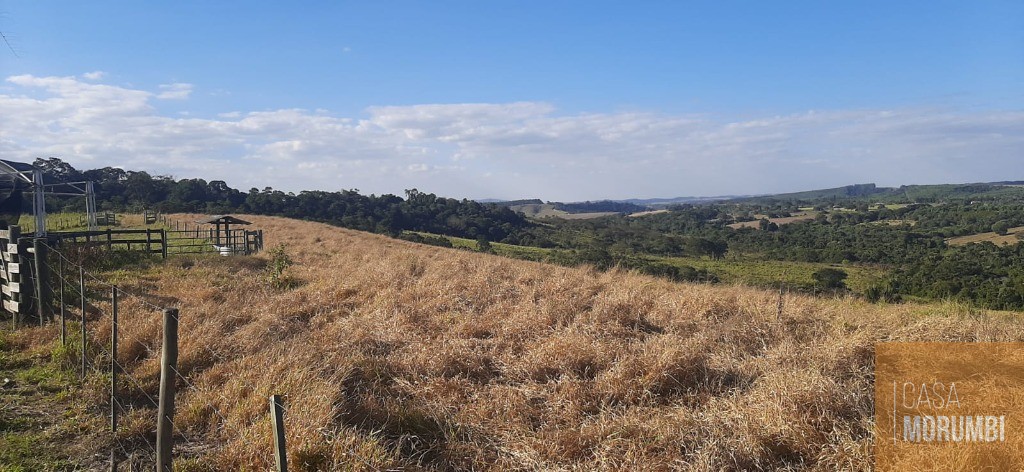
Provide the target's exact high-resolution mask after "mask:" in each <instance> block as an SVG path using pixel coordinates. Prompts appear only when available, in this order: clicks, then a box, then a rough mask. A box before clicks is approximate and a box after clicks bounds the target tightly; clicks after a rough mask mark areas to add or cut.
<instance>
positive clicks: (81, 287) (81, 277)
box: [78, 266, 89, 380]
mask: <svg viewBox="0 0 1024 472" xmlns="http://www.w3.org/2000/svg"><path fill="white" fill-rule="evenodd" d="M78 289H79V290H80V292H79V293H80V294H81V295H82V380H85V367H86V365H85V347H86V344H88V341H89V340H88V338H86V336H85V334H86V333H85V269H84V268H83V267H81V266H79V267H78Z"/></svg>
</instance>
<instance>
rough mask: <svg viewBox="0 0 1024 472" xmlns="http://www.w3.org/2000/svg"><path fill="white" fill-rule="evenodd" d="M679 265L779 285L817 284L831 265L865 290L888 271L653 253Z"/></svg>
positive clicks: (725, 277) (854, 286)
mask: <svg viewBox="0 0 1024 472" xmlns="http://www.w3.org/2000/svg"><path fill="white" fill-rule="evenodd" d="M653 258H654V259H657V260H661V261H664V262H666V263H669V264H673V265H677V266H680V267H682V266H689V267H693V268H695V269H705V270H707V271H708V272H711V273H713V274H715V275H717V276H718V278H719V280H720V281H722V282H724V283H744V284H748V285H756V286H764V287H767V286H777V285H778V284H779V283H782V284H785V285H788V286H791V287H794V288H803V289H809V288H813V287H814V285H815V283H814V278H812V277H811V276H812V274H814V273H815V272H817V271H818V270H820V269H824V268H826V267H831V268H835V269H840V270H842V271H844V272H846V273H847V274H848V276H849V277H848V278H847V279H846V286H847V287H849V288H850V290H853V291H854V292H858V293H863V292H864V290H866V289H867V288H868V287H870V286H871V285H872V284H874V283H875V282H877V281H879V280H881V279H882V278H883V277H884V276H885V274H886V271H885V270H884V269H881V268H874V267H867V266H855V265H849V264H847V265H843V264H822V263H811V262H790V261H765V260H754V259H746V258H737V259H734V258H726V259H719V260H713V259H706V258H694V257H653Z"/></svg>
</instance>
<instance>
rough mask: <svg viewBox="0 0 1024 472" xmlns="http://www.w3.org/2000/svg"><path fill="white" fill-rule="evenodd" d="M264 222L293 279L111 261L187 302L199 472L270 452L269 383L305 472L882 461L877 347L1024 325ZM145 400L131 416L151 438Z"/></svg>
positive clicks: (141, 336) (187, 365)
mask: <svg viewBox="0 0 1024 472" xmlns="http://www.w3.org/2000/svg"><path fill="white" fill-rule="evenodd" d="M249 218H250V217H245V219H249ZM251 218H252V220H251V221H254V222H255V223H256V224H257V225H259V226H260V227H261V228H263V229H264V230H265V234H266V237H267V246H268V247H274V246H275V245H277V244H278V243H280V244H283V245H284V247H285V248H286V251H287V253H288V254H289V255H290V256H291V258H292V259H293V261H294V262H295V265H294V266H292V267H290V268H288V269H287V272H286V274H287V276H288V277H290V278H292V279H293V280H294V281H295V283H294V284H290V285H289V288H275V286H273V285H272V284H270V283H269V282H268V279H267V276H266V272H265V269H264V267H265V266H266V265H267V264H268V259H267V257H268V255H267V254H264V255H261V256H257V257H199V258H191V257H178V258H172V259H169V260H168V261H167V262H163V263H160V262H156V263H154V264H153V265H152V266H150V267H149V268H139V269H136V270H132V271H124V270H122V271H118V272H117V273H116V274H113V276H115V277H116V282H117V283H118V284H120V285H121V286H122V287H124V288H125V289H128V290H136V291H142V290H145V291H148V292H150V293H152V296H153V297H158V299H159V300H162V303H167V304H173V305H174V306H178V307H180V308H181V313H182V315H181V325H180V328H179V333H180V339H181V342H180V357H179V367H180V371H181V373H182V375H183V376H185V378H187V379H188V380H189V384H188V385H189V387H190V388H185V389H183V390H181V391H180V392H179V395H178V396H177V411H178V414H177V416H176V417H175V422H176V428H180V429H181V430H182V431H186V432H187V433H188V435H189V437H190V438H191V443H190V444H188V445H185V444H180V445H179V446H176V451H178V453H179V454H180V455H181V458H182V463H183V464H185V465H188V467H185V466H182V467H183V469H182V470H185V469H187V470H257V469H265V468H267V467H268V464H269V463H270V454H271V441H270V431H271V430H270V420H269V417H268V414H267V410H268V409H267V397H268V395H270V394H271V393H274V394H286V395H288V397H287V406H288V412H287V413H286V420H285V422H286V424H287V428H286V429H287V444H288V454H289V459H290V461H291V468H292V469H293V470H365V471H371V470H386V469H397V470H469V469H472V470H502V471H504V470H523V471H526V470H580V471H582V470H609V471H611V470H697V471H702V470H709V471H710V470H870V469H871V467H872V464H873V463H872V460H871V450H872V441H873V440H872V433H871V428H872V426H873V420H872V415H873V411H872V405H873V398H872V395H873V393H872V392H873V384H872V379H873V376H872V368H873V346H874V343H876V342H879V341H883V340H884V341H938V340H954V341H1019V340H1021V339H1024V325H1022V324H1021V323H1019V319H1018V315H1016V314H1008V313H994V312H985V311H977V310H972V309H970V308H967V307H964V306H962V305H956V304H932V305H919V304H913V303H908V304H902V305H885V304H882V305H871V304H867V303H864V302H862V301H859V300H857V299H852V298H844V297H842V296H838V297H835V298H820V297H812V296H805V295H800V294H795V293H791V294H788V295H786V296H785V300H784V301H785V303H784V310H783V312H782V313H781V315H780V314H779V313H778V312H777V307H778V304H777V297H778V293H777V292H776V291H771V290H769V291H765V290H759V289H755V288H749V287H743V286H737V285H703V284H685V283H684V284H678V283H671V282H667V281H664V280H660V279H656V278H652V277H646V276H640V275H636V274H632V273H626V272H623V271H619V270H612V271H609V272H597V271H594V270H590V269H573V268H563V267H556V266H551V265H546V264H539V263H532V262H526V261H516V260H511V259H508V258H504V257H497V256H494V255H487V254H479V253H474V252H469V251H460V250H454V249H445V248H438V247H432V246H425V245H419V244H414V243H409V242H405V241H400V240H394V239H389V238H385V237H382V236H377V235H371V234H366V233H360V232H355V231H349V230H344V229H339V228H336V227H331V226H327V225H322V224H316V223H309V222H300V221H292V220H286V219H281V218H269V217H255V216H254V217H251ZM121 308H122V318H121V325H120V329H121V336H122V339H123V340H124V341H123V342H124V345H125V346H129V348H128V351H127V352H123V355H125V356H126V357H125V358H126V359H128V358H131V359H132V360H133V361H132V362H131V363H130V365H129V366H128V371H127V373H129V374H131V375H133V376H135V377H137V378H140V379H144V383H143V385H142V387H143V388H145V389H146V391H147V393H148V394H149V395H155V394H156V389H157V382H156V381H155V379H156V373H157V371H158V369H157V366H158V359H157V357H158V356H156V355H152V354H147V350H146V349H145V347H146V346H158V345H159V342H160V341H159V338H160V328H159V325H158V323H157V322H156V317H154V316H152V313H149V312H147V311H145V310H144V307H143V306H141V305H140V304H138V303H133V302H132V299H130V298H129V299H126V300H125V301H124V303H123V305H122V307H121ZM95 321H96V323H94V326H98V327H102V326H108V325H109V321H108V320H104V319H97V320H95ZM98 335H100V336H102V331H100V332H98ZM53 336H54V329H53V328H52V327H45V328H24V329H22V330H20V331H18V332H17V333H14V334H12V339H11V341H10V342H11V345H13V346H18V348H19V350H23V351H25V352H39V351H40V350H42V351H45V350H46V346H47V345H48V344H47V343H50V342H51V341H52V339H53ZM137 346H142V348H139V347H137ZM33 350H35V351H33ZM211 352H214V353H217V355H216V356H213V355H211V354H210V353H211ZM192 387H194V388H192ZM105 388H106V385H105V384H104V383H103V382H101V381H100V382H95V384H91V383H87V384H86V387H85V389H83V390H82V391H81V392H80V393H78V394H76V395H75V398H82V399H102V398H104V392H105ZM149 413H151V412H149ZM149 413H145V414H141V413H140V414H135V415H132V416H131V417H129V418H125V419H124V425H123V426H122V428H124V429H126V430H130V431H135V432H138V433H139V434H144V433H145V432H146V431H153V428H154V424H153V416H154V415H152V414H149ZM96 414H97V416H99V415H101V414H102V413H96ZM99 417H101V416H99ZM126 434H127V433H126ZM107 452H108V451H107V450H105V449H99V450H97V451H95V452H94V454H99V455H100V457H102V455H105V454H106V453H107ZM90 457H91V456H90Z"/></svg>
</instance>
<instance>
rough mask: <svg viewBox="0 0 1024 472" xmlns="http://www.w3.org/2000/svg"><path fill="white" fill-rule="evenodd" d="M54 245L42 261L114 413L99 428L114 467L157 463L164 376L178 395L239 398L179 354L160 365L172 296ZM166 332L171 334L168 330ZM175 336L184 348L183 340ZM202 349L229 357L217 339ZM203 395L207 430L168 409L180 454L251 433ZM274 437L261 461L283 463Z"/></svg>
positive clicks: (58, 310)
mask: <svg viewBox="0 0 1024 472" xmlns="http://www.w3.org/2000/svg"><path fill="white" fill-rule="evenodd" d="M79 250H80V251H81V248H79ZM47 252H48V254H49V256H48V257H47V258H46V259H40V263H42V264H45V265H46V270H47V271H48V273H49V274H51V277H49V278H48V280H45V281H42V283H44V284H46V285H47V288H48V289H49V290H50V293H52V294H53V306H52V311H51V313H52V319H53V321H54V322H58V323H60V330H59V333H60V340H61V343H62V344H63V346H64V347H65V348H66V352H67V353H68V358H69V359H68V360H69V361H74V364H77V365H75V368H76V370H77V371H78V376H79V379H80V381H81V383H82V387H83V396H84V397H85V398H93V399H95V400H96V402H95V405H94V407H95V408H96V409H98V410H100V411H105V412H106V413H105V415H106V416H108V418H109V420H110V421H109V428H105V431H92V432H91V433H93V434H96V435H98V436H101V437H105V438H107V443H109V444H110V457H109V461H110V464H111V470H115V469H117V468H118V466H121V467H124V468H126V469H125V470H142V469H147V470H152V468H153V467H154V466H158V465H159V464H161V463H164V462H163V461H164V460H165V459H164V458H163V457H161V453H160V449H161V444H160V442H161V441H162V440H163V438H161V437H160V433H159V428H160V420H161V414H160V410H161V403H162V402H161V400H164V401H167V398H162V397H161V394H166V392H165V391H164V390H163V389H164V385H162V384H166V383H167V382H163V381H161V380H160V378H161V377H162V376H165V375H166V376H168V377H169V378H170V384H171V385H172V390H171V392H172V393H171V394H170V395H171V398H173V397H174V393H173V392H174V390H175V389H178V388H180V390H178V392H177V393H178V394H179V395H195V397H194V398H209V397H210V396H211V394H212V395H213V396H216V397H219V398H220V401H222V402H224V404H225V405H227V404H231V403H232V402H231V400H230V399H228V398H226V397H225V396H224V395H223V394H222V393H220V392H218V391H216V390H214V389H212V388H209V387H204V386H202V385H199V384H197V381H196V379H195V378H194V375H196V374H198V373H201V372H189V371H188V370H184V369H182V367H181V366H180V365H178V364H177V363H176V362H175V363H164V362H161V363H160V369H155V368H154V367H155V364H156V363H157V361H158V360H161V361H163V360H165V359H161V357H166V349H165V347H166V346H164V344H163V341H161V340H160V339H159V336H153V329H152V327H153V326H160V324H161V317H163V318H164V319H165V320H166V315H167V313H168V312H169V311H172V310H173V311H174V313H175V315H176V318H177V310H176V309H173V308H171V307H169V306H167V303H166V302H165V301H164V299H162V298H161V297H159V296H156V295H154V294H151V293H147V292H145V291H141V290H129V289H126V288H124V287H120V286H118V285H115V284H112V283H110V282H108V281H107V280H104V279H103V278H102V277H101V276H99V275H97V274H96V273H94V272H93V271H91V270H89V269H88V268H87V267H86V266H87V264H86V263H85V262H84V259H85V258H84V257H83V254H80V253H79V254H76V253H75V252H74V250H73V249H71V248H69V249H67V250H63V248H60V247H58V246H56V245H49V247H48V251H47ZM176 324H177V319H176V320H175V325H176ZM125 327H128V328H130V329H128V330H125V329H124V328H125ZM147 327H148V328H147ZM165 329H166V326H165ZM175 332H176V329H175ZM147 333H148V335H147ZM163 334H164V336H165V338H166V332H164V333H163ZM173 342H174V344H175V346H174V350H175V351H176V350H177V346H176V345H177V340H176V339H174V341H173ZM192 345H194V343H192ZM199 349H201V350H202V351H203V352H204V355H205V353H209V354H210V355H212V356H213V357H214V358H216V359H218V361H219V362H222V361H226V359H225V358H224V357H223V356H222V355H220V354H218V353H217V351H216V350H215V349H213V348H212V347H210V346H209V345H201V346H200V347H199ZM161 354H163V356H161ZM246 388H247V389H249V391H250V392H258V391H260V390H259V389H257V388H256V386H254V385H251V384H246ZM203 403H205V404H204V405H203V408H205V409H206V410H207V411H209V412H211V413H212V415H211V417H212V418H213V419H214V423H213V424H208V427H207V428H206V429H205V430H203V429H197V428H193V429H192V430H189V429H188V428H186V427H185V426H184V425H181V424H178V423H177V422H175V421H174V415H173V413H171V414H170V415H166V414H165V415H163V419H164V420H165V421H167V423H168V424H169V426H170V428H169V433H170V434H169V437H168V438H167V439H169V444H170V447H171V448H173V451H174V452H173V453H172V455H173V456H175V457H176V458H178V457H180V458H184V459H187V458H189V457H200V456H202V454H204V453H205V452H207V451H209V450H211V449H214V448H217V447H223V446H221V445H220V444H223V443H224V438H225V437H228V438H241V437H244V436H246V432H245V431H243V430H242V429H241V428H240V426H238V425H237V424H233V423H232V422H231V421H229V420H228V418H227V417H226V415H225V413H224V412H223V411H221V409H220V408H218V407H217V406H216V405H214V404H213V403H212V402H210V401H204V402H203ZM172 410H173V408H172ZM249 435H251V433H250V434H249ZM270 445H271V441H270V439H269V438H268V439H267V446H268V450H267V453H266V454H263V455H261V456H260V457H258V458H257V461H258V464H259V467H260V468H263V469H267V470H270V469H273V470H277V469H276V468H275V463H274V460H273V454H271V452H270V450H269V446H270ZM253 465H256V464H253ZM158 470H160V469H159V468H158Z"/></svg>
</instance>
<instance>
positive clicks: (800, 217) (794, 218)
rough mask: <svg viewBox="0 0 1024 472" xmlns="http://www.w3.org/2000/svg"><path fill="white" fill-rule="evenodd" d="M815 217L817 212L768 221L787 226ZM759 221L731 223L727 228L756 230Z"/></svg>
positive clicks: (769, 219) (807, 212)
mask: <svg viewBox="0 0 1024 472" xmlns="http://www.w3.org/2000/svg"><path fill="white" fill-rule="evenodd" d="M816 216H818V212H816V211H802V212H800V213H796V214H794V215H793V216H787V217H785V218H768V221H770V222H772V223H775V224H777V225H779V226H782V225H787V224H790V223H796V222H798V221H810V220H813V219H814V218H815V217H816ZM759 220H760V218H759V219H757V220H754V221H744V222H741V223H733V224H731V225H729V227H730V228H733V229H740V228H755V229H756V228H758V225H760V224H761V222H760V221H759Z"/></svg>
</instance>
